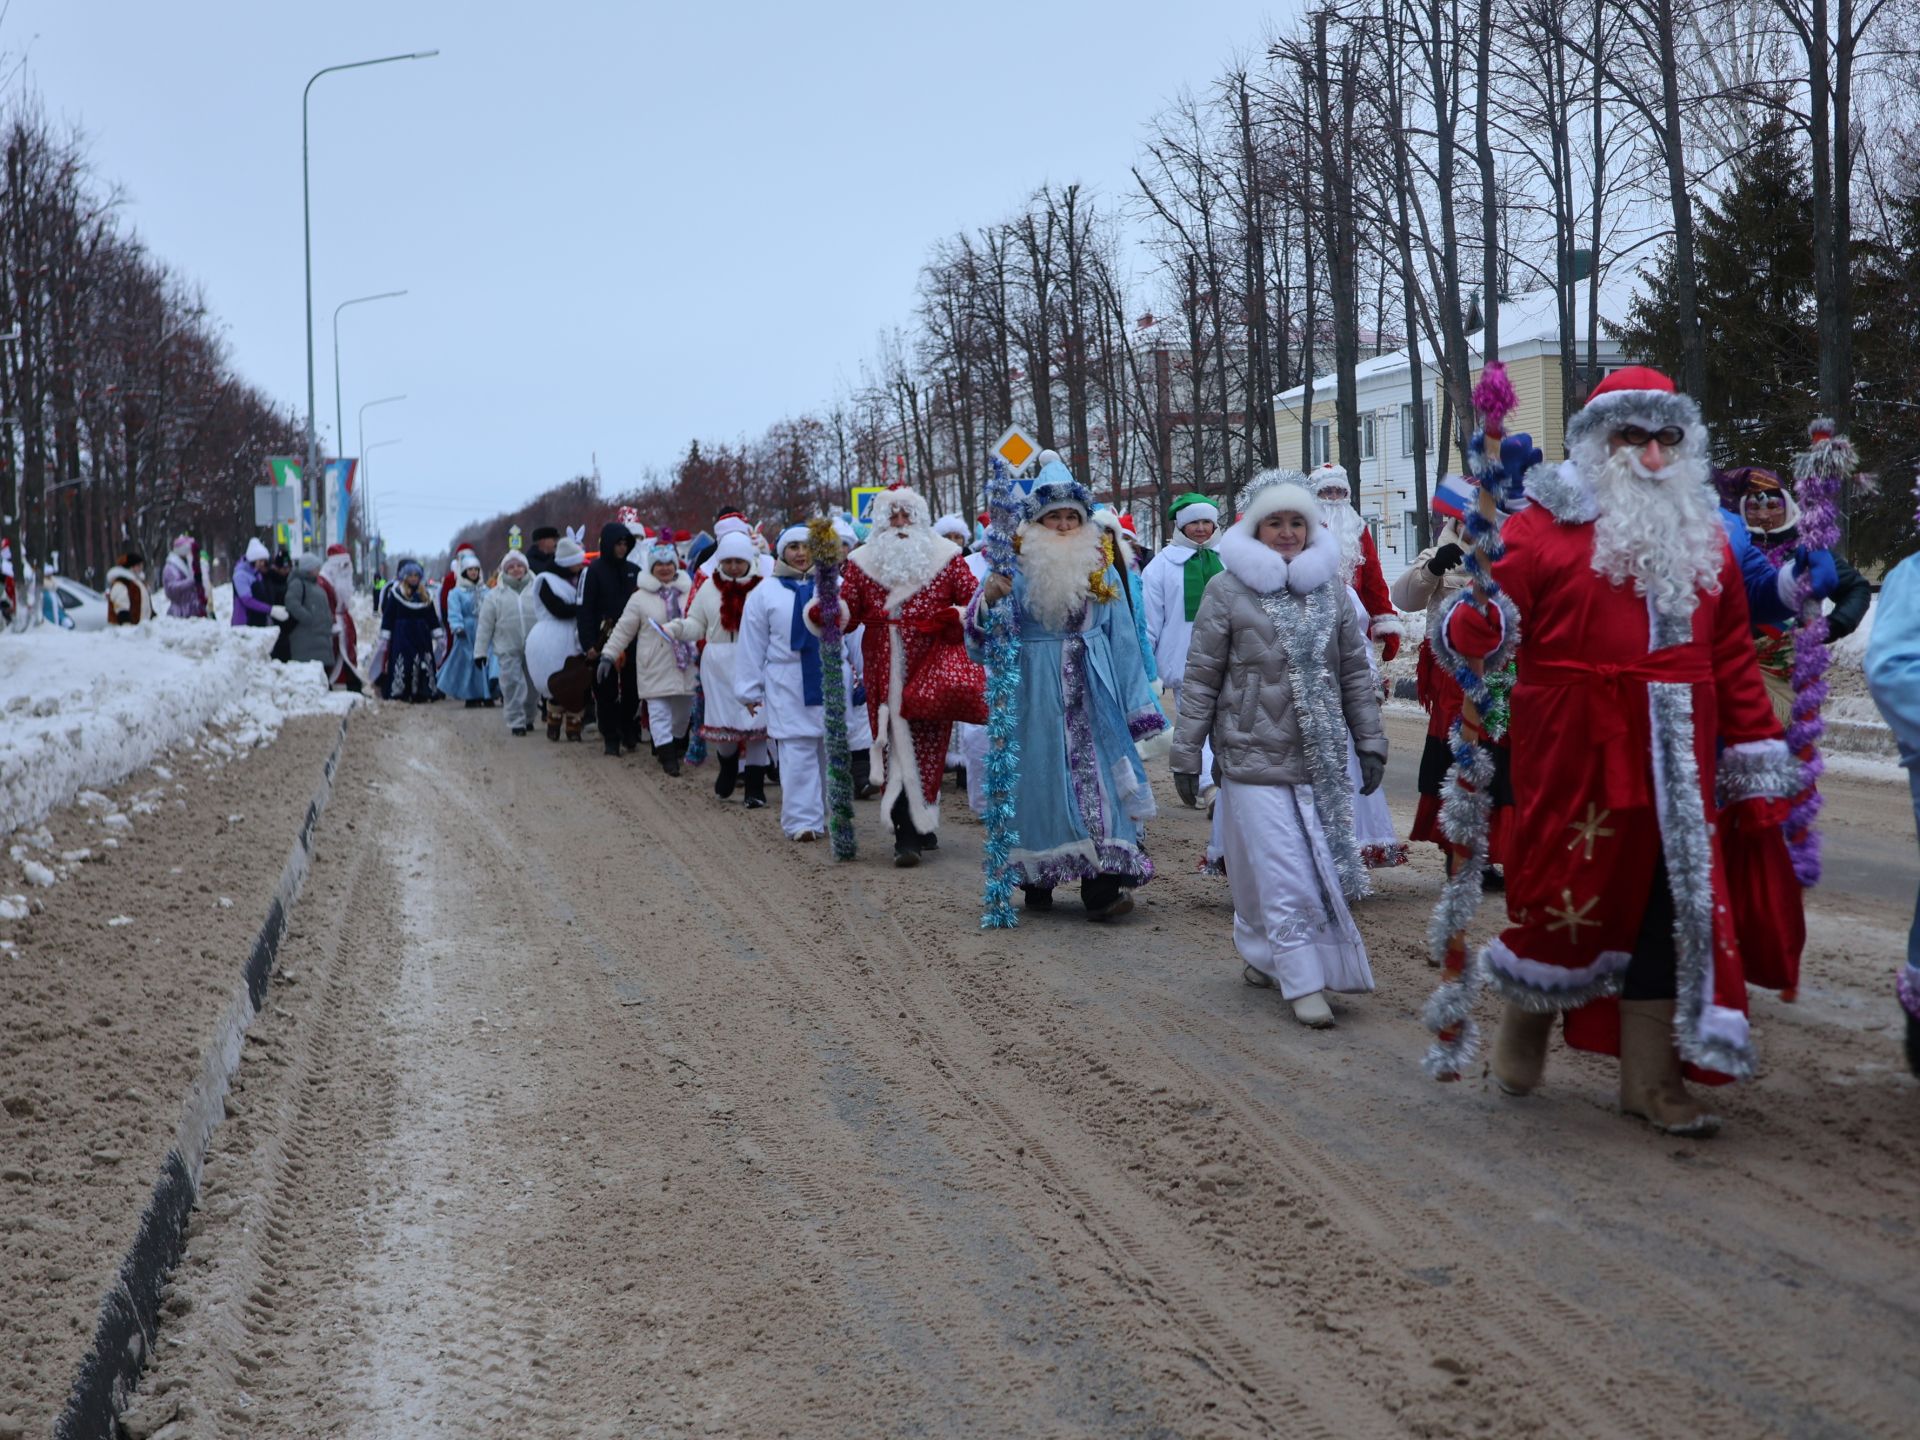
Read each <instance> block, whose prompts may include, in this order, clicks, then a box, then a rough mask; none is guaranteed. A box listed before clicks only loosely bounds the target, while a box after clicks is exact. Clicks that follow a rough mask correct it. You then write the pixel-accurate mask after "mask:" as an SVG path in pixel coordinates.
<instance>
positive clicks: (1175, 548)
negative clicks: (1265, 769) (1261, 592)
mask: <svg viewBox="0 0 1920 1440" xmlns="http://www.w3.org/2000/svg"><path fill="white" fill-rule="evenodd" d="M1167 518H1168V519H1169V520H1171V521H1172V522H1173V538H1172V539H1171V540H1170V541H1168V543H1167V547H1166V549H1164V550H1162V551H1161V552H1160V553H1159V554H1158V555H1156V556H1154V557H1153V559H1151V560H1149V561H1148V562H1147V567H1146V569H1144V570H1142V571H1141V572H1140V589H1141V592H1142V598H1143V599H1144V600H1145V601H1146V612H1147V643H1148V644H1149V645H1151V646H1152V647H1153V663H1154V667H1155V668H1156V669H1157V670H1158V671H1159V674H1160V683H1161V684H1162V685H1165V686H1166V687H1167V690H1168V692H1169V694H1170V695H1171V696H1172V699H1173V703H1174V707H1175V708H1176V709H1178V707H1179V703H1180V682H1181V680H1182V679H1183V678H1184V677H1185V675H1186V673H1187V647H1188V646H1189V645H1190V644H1191V643H1192V639H1193V621H1194V617H1195V616H1196V615H1198V614H1199V612H1200V597H1201V596H1202V595H1203V594H1204V593H1205V591H1206V586H1207V583H1208V581H1209V580H1211V579H1212V577H1213V576H1215V575H1217V574H1219V572H1220V556H1219V552H1218V550H1217V548H1216V546H1215V544H1214V539H1215V528H1216V526H1217V525H1218V524H1219V520H1220V507H1219V506H1217V505H1215V504H1214V503H1213V502H1212V501H1211V500H1209V499H1207V497H1206V496H1204V495H1201V494H1197V493H1195V492H1191V491H1189V492H1188V493H1187V494H1185V495H1181V496H1179V497H1178V498H1177V499H1175V500H1174V502H1173V507H1172V509H1171V510H1169V511H1168V514H1167ZM1189 567H1191V568H1192V574H1189V573H1188V569H1189ZM1212 789H1213V745H1212V742H1211V741H1203V742H1202V743H1201V753H1200V794H1199V800H1200V802H1201V803H1203V804H1204V803H1205V801H1206V799H1207V795H1208V792H1209V791H1211V790H1212ZM1211 849H1212V847H1210V853H1209V857H1208V858H1209V859H1212V858H1214V856H1213V854H1212V853H1211Z"/></svg>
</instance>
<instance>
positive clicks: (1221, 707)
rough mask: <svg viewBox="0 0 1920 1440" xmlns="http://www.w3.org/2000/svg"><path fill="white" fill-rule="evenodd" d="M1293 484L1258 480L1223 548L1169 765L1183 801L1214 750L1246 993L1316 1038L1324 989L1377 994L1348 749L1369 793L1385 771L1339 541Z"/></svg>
mask: <svg viewBox="0 0 1920 1440" xmlns="http://www.w3.org/2000/svg"><path fill="white" fill-rule="evenodd" d="M1299 478H1300V477H1298V476H1297V475H1295V474H1294V473H1293V472H1291V471H1281V470H1269V471H1265V472H1263V473H1262V474H1261V475H1259V476H1257V477H1256V478H1255V479H1254V481H1253V483H1252V484H1250V485H1249V486H1248V487H1247V489H1246V490H1245V491H1244V492H1243V493H1242V495H1241V497H1240V512H1241V514H1240V519H1239V520H1238V521H1237V522H1235V524H1234V525H1233V526H1232V528H1231V529H1229V530H1228V531H1227V533H1226V534H1225V535H1224V536H1223V537H1222V538H1221V539H1220V541H1219V542H1218V550H1219V554H1220V559H1221V561H1222V563H1223V564H1224V565H1225V567H1226V568H1225V571H1224V572H1223V573H1222V574H1219V575H1216V576H1214V578H1213V579H1212V580H1210V581H1209V582H1208V583H1207V589H1206V593H1205V595H1204V596H1203V597H1202V598H1201V601H1200V610H1199V613H1198V614H1197V615H1196V616H1195V617H1194V622H1193V641H1192V644H1191V646H1190V647H1189V649H1188V651H1187V669H1186V675H1185V677H1184V678H1183V680H1182V682H1181V686H1180V713H1179V718H1178V719H1177V720H1176V721H1175V724H1174V739H1173V749H1172V752H1171V760H1172V766H1173V775H1174V785H1175V787H1176V788H1177V789H1178V790H1179V791H1180V795H1181V798H1182V799H1183V800H1188V802H1189V803H1192V802H1191V798H1190V796H1191V794H1192V793H1194V792H1197V790H1198V787H1199V784H1200V775H1199V770H1200V752H1201V743H1202V742H1203V741H1204V740H1206V739H1208V738H1211V739H1212V742H1213V753H1214V764H1215V768H1216V770H1217V771H1218V779H1219V781H1220V799H1219V801H1218V804H1219V806H1220V807H1221V814H1220V822H1221V823H1220V836H1221V843H1222V846H1223V849H1224V852H1225V859H1226V866H1227V883H1228V884H1229V886H1230V887H1231V888H1232V890H1233V940H1234V945H1235V947H1236V948H1237V949H1238V950H1239V952H1240V957H1241V959H1242V960H1244V961H1245V962H1246V969H1245V972H1244V973H1245V977H1246V980H1247V982H1248V983H1249V984H1252V985H1263V986H1272V985H1278V986H1279V988H1280V993H1281V995H1282V996H1283V997H1284V998H1286V999H1287V1000H1288V1001H1290V1002H1292V1005H1293V1013H1294V1015H1295V1016H1296V1017H1297V1018H1298V1019H1299V1020H1300V1021H1301V1023H1302V1024H1306V1025H1312V1026H1314V1027H1316V1028H1320V1027H1325V1026H1328V1025H1331V1024H1332V1023H1333V1011H1332V1010H1331V1009H1330V1008H1329V1006H1328V1005H1327V1001H1326V996H1325V994H1324V993H1323V992H1325V991H1329V990H1332V991H1337V992H1343V993H1359V992H1365V991H1369V990H1371V989H1373V972H1372V969H1371V968H1370V967H1369V966H1368V964H1367V952H1366V947H1365V946H1364V945H1363V944H1362V943H1361V940H1360V932H1359V931H1358V930H1356V929H1355V928H1354V924H1353V917H1352V915H1351V914H1350V913H1349V911H1348V909H1347V903H1346V902H1347V901H1348V900H1349V899H1352V898H1354V897H1357V896H1360V895H1364V894H1366V893H1367V892H1368V882H1367V872H1366V867H1365V866H1364V865H1363V864H1362V863H1361V860H1360V850H1359V846H1358V845H1357V844H1356V843H1355V840H1354V831H1353V794H1352V790H1351V788H1350V786H1349V782H1348V778H1347V740H1348V736H1349V735H1351V736H1352V740H1353V745H1354V748H1355V750H1357V751H1358V753H1359V757H1360V770H1361V776H1362V793H1363V794H1369V795H1370V794H1372V793H1373V792H1374V791H1375V790H1376V789H1378V788H1379V785H1380V781H1381V779H1382V777H1383V776H1384V775H1385V773H1386V765H1387V741H1386V736H1385V735H1384V734H1383V733H1382V731H1381V728H1380V702H1379V700H1378V698H1377V696H1376V695H1375V692H1374V685H1373V677H1372V672H1371V670H1370V668H1369V667H1368V664H1367V649H1366V646H1367V640H1366V636H1365V634H1364V633H1363V632H1362V630H1361V628H1360V623H1359V621H1358V619H1357V618H1356V617H1355V614H1354V608H1353V606H1352V604H1351V603H1350V602H1349V601H1348V599H1347V594H1346V586H1345V585H1344V584H1343V583H1341V581H1340V578H1339V577H1340V547H1339V542H1338V540H1337V539H1336V537H1334V536H1333V535H1332V533H1331V532H1329V531H1327V530H1325V529H1324V527H1323V526H1322V525H1321V523H1320V505H1319V502H1318V501H1317V500H1315V499H1314V497H1313V495H1312V494H1311V493H1310V492H1309V491H1308V490H1307V489H1306V487H1305V486H1304V485H1303V484H1301V483H1299Z"/></svg>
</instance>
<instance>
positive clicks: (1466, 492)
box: [1433, 475, 1478, 520]
mask: <svg viewBox="0 0 1920 1440" xmlns="http://www.w3.org/2000/svg"><path fill="white" fill-rule="evenodd" d="M1474 490H1475V486H1474V483H1473V482H1472V481H1471V480H1469V479H1467V477H1466V476H1464V475H1442V476H1441V477H1440V485H1439V488H1438V489H1436V490H1435V491H1434V492H1433V512H1434V514H1436V515H1445V516H1448V517H1449V518H1450V519H1454V520H1465V519H1466V518H1467V514H1468V512H1469V511H1471V510H1472V509H1473V508H1474V506H1475V504H1477V503H1478V502H1477V500H1476V497H1475V494H1474Z"/></svg>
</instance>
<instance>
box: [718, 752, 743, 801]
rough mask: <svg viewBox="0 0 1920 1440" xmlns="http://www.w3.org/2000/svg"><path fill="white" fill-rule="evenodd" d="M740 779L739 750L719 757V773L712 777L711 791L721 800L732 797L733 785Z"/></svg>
mask: <svg viewBox="0 0 1920 1440" xmlns="http://www.w3.org/2000/svg"><path fill="white" fill-rule="evenodd" d="M739 779H740V752H739V751H737V750H736V751H734V753H733V754H731V755H722V756H721V757H720V773H719V774H718V775H716V776H714V777H713V793H714V794H716V795H718V796H719V797H720V798H721V799H722V800H731V799H732V798H733V787H734V785H735V784H736V783H737V782H738V781H739Z"/></svg>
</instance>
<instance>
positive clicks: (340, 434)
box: [333, 290, 407, 449]
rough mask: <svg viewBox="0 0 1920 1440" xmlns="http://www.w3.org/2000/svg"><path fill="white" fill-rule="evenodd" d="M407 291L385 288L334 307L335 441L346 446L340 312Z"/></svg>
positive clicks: (395, 298) (387, 298)
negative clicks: (343, 414) (342, 417)
mask: <svg viewBox="0 0 1920 1440" xmlns="http://www.w3.org/2000/svg"><path fill="white" fill-rule="evenodd" d="M406 293H407V292H406V291H404V290H383V291H381V292H380V293H379V294H378V295H359V296H356V297H355V298H353V299H352V300H342V301H341V302H340V303H339V304H338V305H336V306H334V307H333V443H334V444H336V445H338V446H340V447H341V448H342V449H345V448H346V444H347V427H346V426H345V425H344V424H343V423H342V422H341V416H340V312H341V311H342V310H344V309H346V308H347V307H348V306H349V305H365V304H367V303H368V302H370V301H373V300H398V299H399V298H400V297H401V296H402V295H404V294H406Z"/></svg>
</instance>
